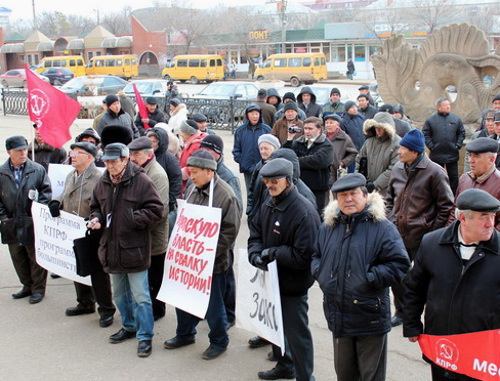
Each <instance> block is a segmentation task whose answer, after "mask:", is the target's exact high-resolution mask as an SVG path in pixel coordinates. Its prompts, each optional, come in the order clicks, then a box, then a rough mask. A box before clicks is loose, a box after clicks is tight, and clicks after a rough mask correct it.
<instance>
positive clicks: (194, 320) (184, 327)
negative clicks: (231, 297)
mask: <svg viewBox="0 0 500 381" xmlns="http://www.w3.org/2000/svg"><path fill="white" fill-rule="evenodd" d="M225 279H226V277H225V273H222V274H213V276H212V291H211V292H210V301H209V302H208V310H207V314H206V315H205V319H207V323H208V326H209V327H210V332H209V333H208V338H209V339H210V346H212V347H214V348H216V349H225V348H226V347H227V346H228V345H229V337H228V335H227V315H226V307H225V306H224V291H225ZM175 312H176V314H177V330H176V335H177V337H179V339H181V340H192V339H194V336H195V335H196V326H197V325H198V323H199V322H200V319H199V318H198V317H196V316H193V315H191V314H189V313H187V312H185V311H183V310H180V309H178V308H176V309H175Z"/></svg>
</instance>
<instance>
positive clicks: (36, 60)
mask: <svg viewBox="0 0 500 381" xmlns="http://www.w3.org/2000/svg"><path fill="white" fill-rule="evenodd" d="M33 58H35V65H38V64H39V62H40V61H39V57H38V54H35V56H34V57H33Z"/></svg>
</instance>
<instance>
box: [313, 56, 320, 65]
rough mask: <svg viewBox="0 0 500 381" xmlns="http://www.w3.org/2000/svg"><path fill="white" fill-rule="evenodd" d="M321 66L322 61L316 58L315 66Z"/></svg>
mask: <svg viewBox="0 0 500 381" xmlns="http://www.w3.org/2000/svg"><path fill="white" fill-rule="evenodd" d="M319 65H320V59H319V57H315V58H314V66H319Z"/></svg>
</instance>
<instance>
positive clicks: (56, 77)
mask: <svg viewBox="0 0 500 381" xmlns="http://www.w3.org/2000/svg"><path fill="white" fill-rule="evenodd" d="M40 74H41V75H44V76H46V77H47V78H48V79H49V80H50V83H51V84H52V85H54V86H61V85H62V84H64V83H66V82H68V81H69V80H71V79H73V78H74V77H75V74H73V72H72V71H71V69H68V68H67V67H57V66H56V67H49V68H47V69H45V70H44V71H42V72H41V73H40Z"/></svg>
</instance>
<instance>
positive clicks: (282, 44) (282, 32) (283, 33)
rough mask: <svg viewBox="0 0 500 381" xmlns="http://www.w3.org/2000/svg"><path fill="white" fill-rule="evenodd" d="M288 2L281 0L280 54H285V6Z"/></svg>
mask: <svg viewBox="0 0 500 381" xmlns="http://www.w3.org/2000/svg"><path fill="white" fill-rule="evenodd" d="M287 3H288V0H281V53H286V6H287Z"/></svg>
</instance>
